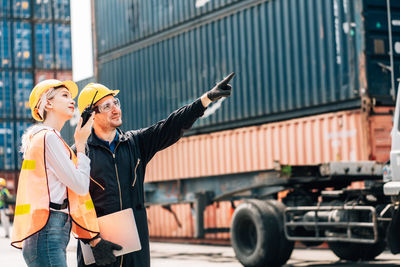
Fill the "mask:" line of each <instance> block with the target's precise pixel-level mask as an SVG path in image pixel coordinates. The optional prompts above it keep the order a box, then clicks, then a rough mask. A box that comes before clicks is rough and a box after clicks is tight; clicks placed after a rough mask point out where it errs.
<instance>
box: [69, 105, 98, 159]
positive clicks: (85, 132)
mask: <svg viewBox="0 0 400 267" xmlns="http://www.w3.org/2000/svg"><path fill="white" fill-rule="evenodd" d="M94 115H95V113H94V112H93V114H92V116H90V118H89V120H88V122H87V123H86V124H85V125H84V126H83V127H81V125H82V117H81V118H80V120H79V122H78V125H77V126H76V129H75V134H74V139H75V146H76V152H82V153H85V146H86V141H87V139H88V137H89V135H90V134H91V132H92V126H93V121H94Z"/></svg>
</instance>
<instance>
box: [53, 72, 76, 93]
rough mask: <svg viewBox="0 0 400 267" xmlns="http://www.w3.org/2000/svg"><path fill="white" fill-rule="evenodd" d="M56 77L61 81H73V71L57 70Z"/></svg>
mask: <svg viewBox="0 0 400 267" xmlns="http://www.w3.org/2000/svg"><path fill="white" fill-rule="evenodd" d="M56 79H57V80H60V81H72V71H57V73H56ZM75 100H77V99H75Z"/></svg>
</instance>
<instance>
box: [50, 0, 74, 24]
mask: <svg viewBox="0 0 400 267" xmlns="http://www.w3.org/2000/svg"><path fill="white" fill-rule="evenodd" d="M53 10H54V18H55V19H61V20H69V19H70V18H71V12H70V0H53Z"/></svg>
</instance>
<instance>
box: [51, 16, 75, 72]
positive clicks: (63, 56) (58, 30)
mask: <svg viewBox="0 0 400 267" xmlns="http://www.w3.org/2000/svg"><path fill="white" fill-rule="evenodd" d="M54 31H55V33H54V34H55V51H56V58H55V59H56V68H57V69H71V68H72V47H71V27H70V25H68V24H61V23H56V24H55V25H54Z"/></svg>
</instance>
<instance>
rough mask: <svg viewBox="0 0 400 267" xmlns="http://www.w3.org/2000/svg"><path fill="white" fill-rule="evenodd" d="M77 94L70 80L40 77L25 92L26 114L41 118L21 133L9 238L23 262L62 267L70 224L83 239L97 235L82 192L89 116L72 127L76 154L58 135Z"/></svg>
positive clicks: (86, 183) (91, 210)
mask: <svg viewBox="0 0 400 267" xmlns="http://www.w3.org/2000/svg"><path fill="white" fill-rule="evenodd" d="M77 93H78V87H77V85H76V84H75V83H74V82H72V81H64V82H61V81H58V80H46V81H42V82H40V83H38V84H37V85H36V86H35V87H34V88H33V90H32V92H31V95H30V97H29V105H30V108H31V111H32V117H33V118H34V119H35V120H36V121H39V122H41V123H38V124H36V125H34V126H32V127H31V128H29V129H28V130H27V131H26V132H25V133H24V135H23V137H22V146H21V151H22V152H23V153H24V161H23V164H22V167H21V173H20V177H19V183H18V190H17V199H16V206H15V217H14V227H13V233H12V238H11V239H12V240H11V245H12V246H14V247H17V248H22V252H23V256H24V259H25V262H26V263H27V265H28V266H53V265H54V264H56V265H57V266H67V264H66V247H67V244H68V242H69V236H70V231H71V229H72V232H73V234H74V236H75V237H76V238H80V239H84V240H87V241H88V240H91V239H93V238H95V237H97V236H98V234H99V227H98V224H97V217H96V212H95V209H94V206H93V202H92V200H91V198H90V195H89V193H88V192H89V181H90V177H89V175H90V160H89V158H88V157H87V156H86V155H85V146H86V140H87V138H88V136H89V135H90V133H91V128H92V124H93V119H94V116H93V115H92V116H91V117H90V119H89V121H88V123H86V124H85V125H84V126H83V127H81V126H80V125H81V122H80V123H78V126H77V127H76V130H75V134H74V138H75V144H76V150H77V155H75V153H74V152H73V151H72V150H71V148H70V147H69V146H68V145H67V144H66V143H65V142H64V140H63V139H62V137H61V135H60V131H61V129H62V127H63V126H64V124H65V122H66V121H68V120H69V119H71V118H72V116H73V114H74V110H75V101H74V100H73V99H74V98H75V97H76V95H77ZM81 120H82V119H81ZM96 240H98V239H96ZM91 245H96V244H91ZM54 266H55V265H54Z"/></svg>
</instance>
